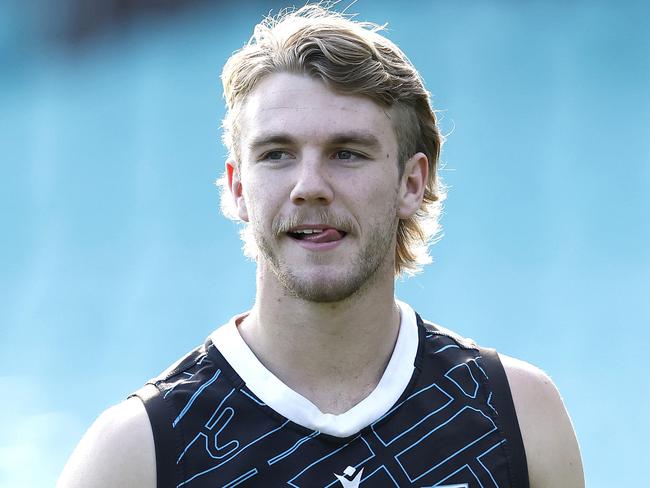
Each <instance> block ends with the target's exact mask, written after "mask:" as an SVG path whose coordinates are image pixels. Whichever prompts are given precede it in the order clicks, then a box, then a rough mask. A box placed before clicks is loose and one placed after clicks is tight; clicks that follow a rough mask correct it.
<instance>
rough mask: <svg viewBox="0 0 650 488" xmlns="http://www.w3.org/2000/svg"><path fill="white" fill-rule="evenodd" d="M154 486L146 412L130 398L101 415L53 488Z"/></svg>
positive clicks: (154, 468) (154, 462) (154, 477)
mask: <svg viewBox="0 0 650 488" xmlns="http://www.w3.org/2000/svg"><path fill="white" fill-rule="evenodd" d="M87 486H92V487H96V488H103V487H106V488H108V487H113V486H123V487H142V488H147V487H152V488H155V486H156V455H155V448H154V441H153V434H152V431H151V425H150V423H149V418H148V416H147V412H146V410H145V408H144V405H143V403H142V401H141V400H140V399H139V398H136V397H132V398H129V399H128V400H125V401H124V402H122V403H120V404H118V405H115V406H113V407H111V408H109V409H108V410H106V411H105V412H104V413H102V414H101V415H100V416H99V417H98V418H97V420H96V421H95V422H94V423H93V424H92V426H91V427H90V428H89V429H88V431H87V432H86V434H85V435H84V436H83V438H82V439H81V441H80V442H79V444H78V445H77V447H76V448H75V450H74V452H73V453H72V456H71V457H70V459H69V460H68V462H67V464H66V466H65V468H64V470H63V472H62V474H61V477H60V478H59V480H58V482H57V488H77V487H87Z"/></svg>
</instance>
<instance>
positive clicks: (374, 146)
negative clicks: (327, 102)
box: [248, 131, 381, 151]
mask: <svg viewBox="0 0 650 488" xmlns="http://www.w3.org/2000/svg"><path fill="white" fill-rule="evenodd" d="M295 143H296V139H295V138H294V137H293V136H292V135H291V134H289V133H273V134H261V135H260V136H258V137H256V138H254V139H253V140H252V141H251V142H250V143H249V144H248V147H249V148H250V149H251V150H252V151H255V150H257V149H259V148H261V147H264V146H269V145H274V144H279V145H292V144H295ZM325 144H326V145H327V146H338V145H345V144H354V145H357V146H363V147H365V148H367V149H369V150H379V149H381V143H380V142H379V139H378V138H377V136H375V135H374V134H372V133H370V132H364V131H350V132H339V133H334V134H331V135H330V136H329V137H328V138H327V139H326V141H325Z"/></svg>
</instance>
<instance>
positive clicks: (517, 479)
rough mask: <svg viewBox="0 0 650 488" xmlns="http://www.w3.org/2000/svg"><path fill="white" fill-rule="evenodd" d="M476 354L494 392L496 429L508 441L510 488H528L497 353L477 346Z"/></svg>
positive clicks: (523, 457)
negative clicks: (479, 357) (479, 355)
mask: <svg viewBox="0 0 650 488" xmlns="http://www.w3.org/2000/svg"><path fill="white" fill-rule="evenodd" d="M479 351H480V353H481V357H482V361H481V364H482V365H483V367H484V368H485V372H486V374H487V376H488V378H489V381H490V384H491V385H492V389H493V391H494V392H495V394H494V396H493V398H492V403H493V405H494V408H495V409H496V411H497V412H498V420H500V422H499V424H500V425H499V427H501V429H502V430H503V434H504V435H505V436H506V439H508V443H507V444H506V448H507V449H508V450H509V454H510V456H509V459H510V460H511V461H512V466H510V470H511V473H512V477H513V480H512V481H513V487H514V488H529V481H528V465H527V461H526V450H525V448H524V442H523V439H522V438H521V430H520V429H519V422H518V420H517V412H516V411H515V405H514V403H513V401H512V392H511V391H510V384H509V383H508V377H507V376H506V372H505V369H504V368H503V364H502V363H501V359H499V354H498V353H497V352H496V350H494V349H490V348H487V347H480V346H479Z"/></svg>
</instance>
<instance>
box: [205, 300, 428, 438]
mask: <svg viewBox="0 0 650 488" xmlns="http://www.w3.org/2000/svg"><path fill="white" fill-rule="evenodd" d="M396 302H397V305H398V306H399V309H400V328H399V333H398V336H397V341H396V343H395V348H394V350H393V354H392V355H391V358H390V361H389V362H388V366H386V369H385V371H384V373H383V375H382V377H381V380H380V381H379V383H378V384H377V386H376V387H375V389H374V390H373V391H372V392H371V393H370V394H369V395H368V396H367V397H366V398H364V399H363V400H362V401H361V402H359V403H358V404H357V405H355V406H354V407H352V408H351V409H350V410H348V411H347V412H344V413H342V414H338V415H335V414H329V413H323V412H321V411H320V410H319V409H318V407H317V406H316V405H314V404H313V403H312V402H310V401H309V400H308V399H307V398H305V397H303V396H302V395H300V394H299V393H297V392H296V391H294V390H292V389H291V388H289V387H288V386H287V385H285V384H284V383H283V382H282V381H280V379H279V378H277V377H276V376H275V375H274V374H273V373H271V372H270V371H269V370H268V369H266V367H264V365H263V364H262V363H261V362H260V361H259V360H258V359H257V357H256V356H255V354H253V352H252V351H251V350H250V348H249V347H248V345H247V344H246V342H244V340H243V339H242V337H241V335H240V334H239V331H238V330H237V325H236V320H237V318H239V317H241V315H239V316H236V317H233V318H232V319H230V321H229V322H228V323H227V324H225V325H223V326H222V327H220V328H219V329H217V330H216V331H214V332H213V333H212V334H211V335H210V339H211V340H212V343H213V344H214V345H215V346H216V347H217V349H218V350H219V352H220V353H221V354H222V355H223V357H224V358H225V359H226V361H228V363H229V364H230V366H231V367H232V368H233V369H234V370H235V372H236V373H237V374H238V375H239V376H240V377H241V378H242V380H243V381H244V382H245V383H246V386H247V387H248V389H250V390H251V391H252V392H253V393H254V394H255V395H256V396H257V397H258V398H259V399H260V400H261V401H262V402H264V403H265V404H266V405H268V406H269V407H271V408H272V409H273V410H275V411H276V412H277V413H279V414H280V415H282V416H284V417H285V418H287V419H289V420H291V421H292V422H294V423H296V424H299V425H302V426H303V427H306V428H308V429H312V430H316V431H319V432H322V433H324V434H329V435H332V436H335V437H349V436H351V435H353V434H355V433H357V432H359V431H360V430H361V429H363V428H364V427H366V426H368V425H370V424H371V423H372V422H374V421H376V420H377V419H379V418H381V417H382V416H383V415H384V414H385V413H386V412H388V411H389V410H390V408H391V407H392V406H393V405H394V404H395V403H396V402H397V400H398V399H399V398H400V396H401V395H402V393H403V392H404V391H405V390H406V388H407V386H408V384H409V382H410V381H411V377H412V376H413V370H414V364H415V360H416V355H417V351H418V329H417V321H416V315H415V312H414V311H413V309H412V308H411V307H410V306H409V305H407V304H406V303H404V302H401V301H399V300H396Z"/></svg>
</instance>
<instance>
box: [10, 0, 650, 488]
mask: <svg viewBox="0 0 650 488" xmlns="http://www.w3.org/2000/svg"><path fill="white" fill-rule="evenodd" d="M283 6H287V4H284V3H283V4H280V3H278V2H268V1H261V0H260V1H249V2H226V1H223V2H208V1H184V2H179V1H172V0H147V1H140V2H136V1H134V0H96V1H95V2H87V1H86V2H84V1H82V0H61V1H54V0H34V1H31V2H20V1H18V0H5V1H4V2H3V3H0V145H1V151H0V169H1V178H0V219H1V220H0V223H1V227H0V229H1V232H2V234H1V236H2V238H1V239H0V291H1V293H0V368H1V373H0V392H1V393H0V395H2V399H1V401H0V486H2V487H42V486H51V485H53V483H54V480H55V479H56V477H57V475H58V473H59V472H60V470H61V468H62V467H63V464H64V462H65V460H66V459H67V457H68V456H69V454H70V453H71V451H72V449H73V447H74V445H75V444H76V443H77V441H78V440H79V438H80V437H81V435H82V434H83V432H84V431H85V429H86V428H87V427H88V426H89V425H90V423H91V422H92V421H93V419H94V418H95V417H96V416H97V415H98V414H99V413H100V411H102V410H103V409H105V408H106V407H108V406H109V405H111V404H113V403H116V402H118V401H120V400H121V399H123V398H125V397H126V395H128V394H129V393H130V392H132V391H133V390H135V389H137V388H138V387H139V386H140V385H141V384H143V382H144V381H145V380H147V379H148V378H150V377H152V376H154V375H156V374H157V373H158V372H159V371H161V370H162V369H163V368H165V367H166V366H167V365H168V364H170V363H171V362H172V361H173V360H175V359H176V358H178V357H179V356H180V355H181V354H183V353H184V352H185V351H187V350H189V349H190V348H192V347H194V346H195V345H197V344H199V343H200V342H201V341H202V340H203V339H204V337H205V336H206V335H207V334H208V333H209V332H210V331H211V330H213V329H214V328H215V327H217V326H218V325H219V324H221V323H223V322H224V321H226V320H227V319H228V318H229V317H230V316H231V315H233V314H234V313H236V312H239V311H242V310H245V309H247V308H248V307H249V306H250V305H251V303H252V299H253V293H254V265H253V264H252V263H250V262H247V261H245V260H244V258H243V257H242V255H241V252H240V241H239V238H238V235H237V227H236V225H235V224H233V223H232V222H229V221H227V220H225V219H224V218H222V217H221V216H220V214H219V207H218V202H219V200H218V191H217V189H216V188H215V186H214V185H213V182H214V180H215V179H216V178H217V177H218V176H219V174H220V173H221V171H222V168H223V162H224V160H225V155H226V151H225V149H224V148H223V147H222V146H221V144H220V142H219V137H220V131H219V125H220V119H221V117H222V116H223V112H224V104H223V101H222V98H221V91H220V90H221V87H220V83H219V78H218V77H219V74H220V70H221V66H222V65H223V63H224V61H225V60H226V58H227V57H228V55H229V54H230V53H231V52H232V51H234V50H235V49H237V48H238V47H240V46H241V44H243V42H244V41H245V40H247V39H248V37H249V36H250V34H251V30H252V26H253V25H254V24H255V23H256V22H257V21H259V20H260V18H261V16H262V15H264V14H266V13H268V12H269V10H271V9H273V11H274V12H277V10H278V9H279V8H280V7H283ZM351 10H354V11H356V12H359V14H360V16H359V18H361V19H363V20H370V21H375V22H378V23H384V22H388V23H389V31H388V35H389V37H390V38H391V39H393V40H394V41H395V42H397V43H398V44H399V45H400V46H401V47H402V48H403V50H404V51H405V52H406V53H407V54H408V55H409V56H410V58H411V59H412V61H413V62H414V64H415V65H416V66H417V67H418V68H419V70H420V71H421V73H422V75H423V76H424V78H425V80H426V82H427V85H428V87H429V89H430V90H431V92H432V93H433V96H434V104H435V106H436V108H438V109H440V110H442V113H441V115H442V127H443V129H444V131H445V132H451V135H450V137H449V141H448V144H447V145H446V146H445V148H444V154H443V159H444V161H445V164H446V168H445V170H444V171H443V173H442V174H443V176H444V178H445V180H446V182H447V183H448V184H449V185H450V187H451V190H450V193H449V198H448V200H447V203H446V211H445V215H444V219H443V224H444V228H445V234H446V235H445V237H444V239H443V240H442V241H441V242H440V243H439V244H437V245H436V246H435V247H434V248H433V254H434V256H435V263H434V264H433V265H431V266H429V267H428V268H427V270H426V271H425V273H424V274H421V275H419V276H417V277H416V278H412V279H409V280H406V281H404V282H400V283H399V285H398V294H399V296H400V297H401V298H402V299H405V300H407V301H409V302H411V303H412V304H413V306H414V307H415V308H416V309H418V310H419V311H420V312H421V313H422V314H423V315H425V316H427V317H428V318H430V319H431V320H434V321H437V322H439V323H441V324H443V325H446V326H447V327H450V328H452V329H455V330H457V331H458V332H460V333H462V334H463V335H466V336H470V337H473V338H474V339H476V340H477V341H478V342H480V343H482V344H484V345H489V346H493V347H497V348H498V349H499V350H500V351H502V352H504V353H507V354H510V355H513V356H516V357H521V358H524V359H526V360H528V361H530V362H532V363H534V364H536V365H538V366H540V367H541V368H543V369H545V370H546V371H547V372H548V373H549V374H550V375H551V376H552V377H553V379H554V380H555V382H556V383H557V385H558V386H559V388H560V390H561V391H562V393H563V395H564V399H565V402H566V404H567V407H568V409H569V411H570V413H571V415H572V418H573V421H574V424H575V428H576V431H577V434H578V438H579V440H580V444H581V447H582V452H583V457H584V463H585V472H586V477H587V484H588V486H590V487H594V488H597V487H610V486H626V485H628V484H629V485H630V486H638V483H639V482H641V481H640V480H641V479H644V476H643V475H642V474H641V469H640V467H641V466H644V464H645V465H647V463H648V462H649V461H650V457H649V456H648V449H647V440H648V438H650V423H649V422H648V414H649V412H650V387H649V382H648V379H647V377H648V376H647V375H648V372H649V371H648V366H647V360H646V356H645V355H646V354H647V350H648V345H650V332H649V331H648V329H649V326H650V246H649V243H650V197H649V195H648V193H649V192H650V29H648V25H649V23H648V21H649V19H650V7H649V4H648V3H647V2H642V1H638V2H634V1H621V2H602V1H576V2H561V1H527V2H513V1H508V0H499V1H492V2H482V1H480V2H470V1H453V2H452V1H449V0H448V1H426V2H425V1H421V2H415V1H413V2H402V3H398V2H388V1H377V0H373V1H370V0H360V1H359V2H357V3H356V4H355V5H354V6H353V7H352V8H351Z"/></svg>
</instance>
